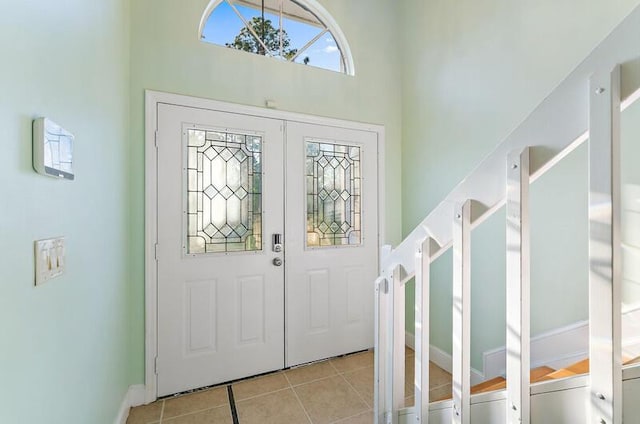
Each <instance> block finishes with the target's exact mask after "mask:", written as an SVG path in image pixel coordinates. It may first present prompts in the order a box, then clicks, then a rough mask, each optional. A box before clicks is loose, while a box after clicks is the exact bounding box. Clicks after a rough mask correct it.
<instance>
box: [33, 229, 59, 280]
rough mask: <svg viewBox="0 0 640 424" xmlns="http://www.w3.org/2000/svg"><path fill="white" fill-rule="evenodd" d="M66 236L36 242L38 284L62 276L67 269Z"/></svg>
mask: <svg viewBox="0 0 640 424" xmlns="http://www.w3.org/2000/svg"><path fill="white" fill-rule="evenodd" d="M65 262H66V258H65V247H64V237H58V238H53V239H46V240H37V241H36V242H35V265H36V278H35V281H36V286H38V285H40V284H43V283H45V282H47V281H49V280H51V279H52V278H56V277H59V276H61V275H62V274H63V273H64V270H65Z"/></svg>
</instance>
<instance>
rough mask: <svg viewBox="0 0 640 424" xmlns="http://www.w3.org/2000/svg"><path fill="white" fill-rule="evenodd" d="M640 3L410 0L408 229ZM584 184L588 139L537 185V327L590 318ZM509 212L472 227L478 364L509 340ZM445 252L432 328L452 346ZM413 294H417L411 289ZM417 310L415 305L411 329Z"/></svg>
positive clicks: (406, 30) (405, 142) (406, 32)
mask: <svg viewBox="0 0 640 424" xmlns="http://www.w3.org/2000/svg"><path fill="white" fill-rule="evenodd" d="M638 3H639V2H638V0H617V1H606V2H605V1H602V0H591V1H588V2H586V3H585V4H581V5H578V4H577V3H576V2H575V1H572V0H560V1H557V0H554V1H552V0H535V1H534V0H525V1H519V2H513V1H509V0H488V1H484V2H477V1H473V0H461V1H456V2H448V1H442V0H439V1H429V2H424V1H419V0H407V1H403V2H402V16H401V21H402V28H403V33H402V36H403V40H404V41H403V43H402V45H403V47H404V54H403V73H402V77H403V81H402V87H403V90H402V94H403V97H402V130H403V139H402V205H403V215H402V216H403V219H402V225H403V233H404V234H408V233H409V232H410V231H411V229H412V228H413V227H414V226H415V225H416V224H417V223H418V222H419V221H420V220H421V219H422V218H423V217H424V216H425V215H426V214H427V213H428V212H429V211H430V210H431V209H433V208H434V207H435V206H436V205H437V204H438V203H439V202H440V201H441V200H442V199H443V198H444V196H445V195H446V194H447V193H448V192H449V191H451V189H452V188H453V187H455V185H456V184H457V183H458V182H459V181H461V180H462V178H464V176H465V175H466V174H468V173H469V172H470V171H471V170H472V169H473V168H474V166H475V165H476V164H477V163H478V162H479V161H480V160H481V159H482V158H483V157H485V156H486V155H487V154H489V153H490V152H491V151H492V150H493V148H494V147H495V146H496V145H497V144H499V143H500V142H501V141H502V140H503V139H504V138H505V137H506V136H507V135H508V134H509V132H510V131H512V130H513V129H514V128H516V127H517V125H518V123H519V122H521V121H522V120H523V119H525V118H526V116H527V115H528V114H529V113H530V112H531V111H532V110H533V108H534V107H535V106H536V105H537V104H539V103H540V102H541V101H542V100H543V99H544V98H545V97H546V96H547V95H548V94H549V93H550V92H551V91H552V90H553V88H554V87H555V86H556V85H557V84H558V83H560V81H562V79H564V78H565V77H566V76H567V75H568V74H569V73H570V72H571V70H572V69H573V68H574V67H575V66H576V65H577V64H578V63H579V62H580V61H581V60H582V59H583V58H584V57H586V56H587V54H588V53H589V52H590V51H591V50H592V49H593V48H594V47H595V46H596V45H597V44H598V42H600V41H601V40H602V39H603V38H604V37H605V36H606V35H607V34H608V33H609V32H610V31H611V30H612V29H613V28H614V27H615V26H616V25H617V23H619V22H620V21H621V20H622V19H623V17H624V16H626V15H627V14H628V13H629V12H630V11H631V10H632V9H633V8H634V7H635V6H636V5H638ZM586 184H587V180H586V149H584V148H581V149H579V150H578V151H576V152H574V153H573V154H572V155H571V157H570V158H568V159H567V160H566V161H565V163H562V164H561V165H559V166H558V167H557V168H556V169H554V170H553V171H551V172H550V173H549V174H548V175H546V176H545V177H544V178H543V179H541V180H539V181H537V182H536V184H535V185H534V187H532V193H531V196H532V201H533V210H532V250H533V251H532V267H533V268H532V284H533V286H534V289H533V298H532V302H533V309H532V315H533V316H532V320H533V322H532V332H533V334H537V333H540V332H542V331H545V330H549V329H553V328H556V327H560V326H563V325H567V324H570V323H572V322H575V321H578V320H581V319H584V318H586V313H587V307H586V301H587V298H586V275H587V274H586V269H587V268H586V266H587V265H586V263H587V262H586V260H587V256H586V244H585V243H586V240H587V238H586V211H585V210H583V207H584V206H585V205H586ZM563 193H564V194H563ZM567 193H568V194H567ZM558 202H561V203H558ZM561 205H562V206H563V207H559V206H561ZM552 207H553V208H556V209H557V210H559V211H561V213H559V214H555V213H553V212H551V208H552ZM503 218H504V214H503V213H502V214H498V216H496V217H494V218H492V219H491V220H490V221H488V222H486V223H485V224H484V225H483V226H482V227H481V228H480V229H479V230H478V231H476V232H474V236H473V237H474V241H473V246H472V249H473V251H472V254H473V255H474V256H473V259H472V261H473V268H472V269H473V275H472V284H473V289H472V296H473V300H472V304H473V306H472V313H473V318H472V320H473V322H474V326H473V336H472V338H473V342H472V343H473V346H472V349H473V352H472V366H473V367H475V368H477V369H481V368H482V363H481V354H482V352H483V351H485V350H487V349H490V348H494V347H498V346H500V345H503V344H504V335H503V333H504V328H505V323H504V294H503V291H504V284H505V283H504V259H503V255H504V247H503V244H502V240H504V228H503V224H502V223H503V222H504V221H503ZM447 262H448V263H449V264H450V262H451V260H450V258H449V259H448V260H447V258H442V259H441V260H440V261H439V262H438V263H437V264H435V265H434V274H435V275H434V280H433V284H434V288H433V292H432V305H437V306H435V307H436V308H437V310H438V311H440V310H441V309H442V311H440V312H441V313H438V315H437V316H432V318H433V319H432V328H431V331H432V337H433V342H434V344H435V345H436V346H437V347H439V348H441V349H443V350H445V351H448V352H450V351H451V336H450V326H451V318H450V316H449V315H450V306H448V307H445V306H444V305H450V299H451V289H450V286H451V271H450V266H449V265H448V264H447ZM576 270H577V271H576ZM407 299H408V301H409V302H411V301H412V300H413V296H412V294H411V293H408V296H407ZM489 302H491V303H489ZM483 305H484V306H483ZM489 305H492V306H493V307H489ZM445 309H448V310H445ZM550 311H553V313H550ZM412 313H413V311H412V309H411V308H407V322H408V325H407V329H408V330H409V331H413V329H412V326H411V325H410V323H411V322H412V320H413V316H412Z"/></svg>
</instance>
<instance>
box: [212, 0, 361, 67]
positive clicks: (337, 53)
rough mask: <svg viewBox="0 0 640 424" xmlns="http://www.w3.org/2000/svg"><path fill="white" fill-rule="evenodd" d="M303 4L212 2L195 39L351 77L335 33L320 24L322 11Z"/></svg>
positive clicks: (301, 0) (293, 0)
mask: <svg viewBox="0 0 640 424" xmlns="http://www.w3.org/2000/svg"><path fill="white" fill-rule="evenodd" d="M309 3H310V2H308V1H306V0H221V1H215V2H214V3H212V4H211V5H210V6H209V8H207V11H206V12H205V13H207V14H208V15H205V19H204V20H203V25H202V27H201V29H200V35H201V38H202V40H203V41H205V42H208V43H212V44H217V45H220V46H225V47H228V48H232V49H235V50H242V51H246V52H250V53H254V54H258V55H261V56H269V57H273V58H276V59H279V60H282V61H288V62H294V63H300V64H303V65H309V66H314V67H318V68H323V69H329V70H332V71H336V72H342V73H347V74H350V75H353V65H352V61H351V59H350V53H349V48H348V46H346V41H344V40H343V38H344V37H342V38H341V37H340V36H341V32H340V31H339V30H338V29H337V28H331V27H329V26H328V25H327V24H326V23H325V22H327V21H331V19H330V17H327V16H323V15H328V14H327V13H326V11H324V10H323V9H322V8H321V7H319V6H318V5H316V6H313V5H311V4H309ZM213 5H215V7H214V6H213ZM212 7H213V9H212ZM337 40H343V41H342V42H338V41H337ZM347 57H348V58H349V60H346V58H347Z"/></svg>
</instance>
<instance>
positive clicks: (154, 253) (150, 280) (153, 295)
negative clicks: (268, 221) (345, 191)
mask: <svg viewBox="0 0 640 424" xmlns="http://www.w3.org/2000/svg"><path fill="white" fill-rule="evenodd" d="M161 104H167V105H175V106H184V107H190V108H197V109H204V110H211V111H218V112H226V113H233V114H238V115H247V116H253V117H259V118H271V119H277V120H281V121H283V125H284V122H286V121H289V122H299V123H306V124H317V125H322V126H327V127H336V128H345V129H354V130H363V131H370V132H374V133H376V135H377V144H378V146H377V147H378V163H377V166H378V177H377V178H378V181H377V186H378V223H379V224H378V234H377V236H378V245H381V244H382V242H383V241H384V240H385V232H384V222H385V211H384V205H385V196H384V193H385V184H384V182H385V166H384V158H385V129H384V126H382V125H376V124H367V123H359V122H352V121H346V120H341V119H335V118H325V117H319V116H313V115H307V114H301V113H295V112H286V111H278V110H273V109H264V108H260V107H255V106H245V105H238V104H233V103H226V102H221V101H216V100H211V99H205V98H198V97H190V96H184V95H179V94H172V93H164V92H159V91H152V90H147V91H146V92H145V224H144V228H145V401H146V402H147V403H148V402H153V401H155V400H156V399H157V374H156V370H157V368H158V367H161V366H162V365H161V358H160V360H158V358H157V353H158V304H157V296H158V291H157V281H158V269H157V258H158V257H161V256H162V246H158V244H157V240H158V234H157V228H158V209H157V208H158V195H157V190H158V174H157V173H158V156H157V144H156V143H157V126H158V107H159V105H161ZM270 242H271V241H270V240H267V239H265V240H264V243H265V246H264V247H265V249H269V248H270ZM356 315H357V314H356ZM353 317H354V318H355V315H354V316H353ZM185 330H186V329H185ZM285 334H286V333H285ZM239 336H240V334H239Z"/></svg>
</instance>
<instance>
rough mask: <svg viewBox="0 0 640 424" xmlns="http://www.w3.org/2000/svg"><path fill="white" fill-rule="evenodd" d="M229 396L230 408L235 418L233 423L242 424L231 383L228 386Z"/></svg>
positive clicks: (232, 416)
mask: <svg viewBox="0 0 640 424" xmlns="http://www.w3.org/2000/svg"><path fill="white" fill-rule="evenodd" d="M227 396H228V397H229V409H231V419H232V420H233V424H240V421H239V420H238V410H237V409H236V400H235V399H234V397H233V389H232V388H231V384H229V385H228V386H227Z"/></svg>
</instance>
